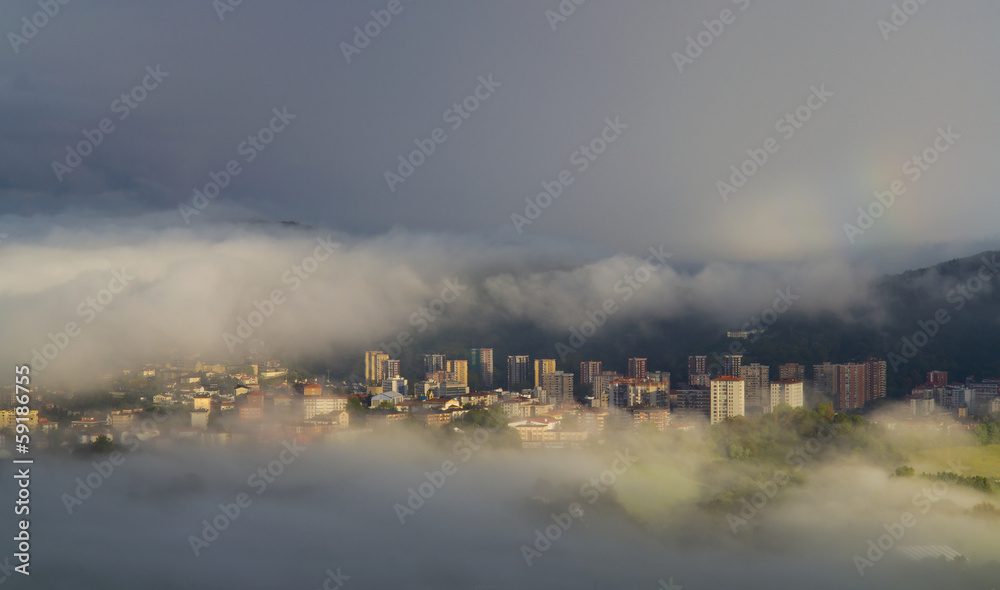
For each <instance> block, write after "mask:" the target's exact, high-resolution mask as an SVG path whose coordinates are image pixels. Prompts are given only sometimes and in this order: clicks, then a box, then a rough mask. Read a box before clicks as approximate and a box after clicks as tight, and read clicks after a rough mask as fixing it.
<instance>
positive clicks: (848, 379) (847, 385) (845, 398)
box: [833, 363, 870, 411]
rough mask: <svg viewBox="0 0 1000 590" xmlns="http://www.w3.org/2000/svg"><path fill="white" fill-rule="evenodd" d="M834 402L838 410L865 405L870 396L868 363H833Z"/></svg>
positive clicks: (854, 408)
mask: <svg viewBox="0 0 1000 590" xmlns="http://www.w3.org/2000/svg"><path fill="white" fill-rule="evenodd" d="M833 367H834V372H833V404H834V406H835V407H836V409H837V410H838V411H844V410H857V409H859V408H862V407H864V405H865V400H866V398H867V397H868V393H869V391H870V390H869V388H868V379H867V377H868V365H866V364H859V363H849V364H845V365H833Z"/></svg>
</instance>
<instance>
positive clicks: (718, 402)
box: [709, 376, 746, 424]
mask: <svg viewBox="0 0 1000 590" xmlns="http://www.w3.org/2000/svg"><path fill="white" fill-rule="evenodd" d="M745 388H746V383H745V382H744V381H743V380H742V379H740V378H739V377H728V376H726V377H719V378H718V379H712V388H711V390H710V395H711V400H710V408H709V421H710V422H711V423H712V424H718V423H719V422H722V421H723V420H725V419H726V418H733V417H735V416H746V406H745V398H746V390H745Z"/></svg>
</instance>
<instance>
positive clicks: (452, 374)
mask: <svg viewBox="0 0 1000 590" xmlns="http://www.w3.org/2000/svg"><path fill="white" fill-rule="evenodd" d="M447 367H448V381H453V382H455V383H461V384H462V385H468V384H469V361H448V362H447Z"/></svg>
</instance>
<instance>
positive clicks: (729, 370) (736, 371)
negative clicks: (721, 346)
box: [720, 354, 743, 378]
mask: <svg viewBox="0 0 1000 590" xmlns="http://www.w3.org/2000/svg"><path fill="white" fill-rule="evenodd" d="M741 366H743V355H742V354H724V355H722V375H720V377H737V378H739V376H740V367H741Z"/></svg>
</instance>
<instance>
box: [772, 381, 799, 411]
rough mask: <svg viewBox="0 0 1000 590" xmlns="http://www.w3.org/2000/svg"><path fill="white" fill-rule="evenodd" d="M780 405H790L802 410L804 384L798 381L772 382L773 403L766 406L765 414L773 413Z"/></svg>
mask: <svg viewBox="0 0 1000 590" xmlns="http://www.w3.org/2000/svg"><path fill="white" fill-rule="evenodd" d="M778 404H788V405H790V406H792V407H793V408H801V407H802V406H803V405H804V403H803V400H802V382H801V381H799V380H798V379H779V380H777V381H773V382H771V403H770V405H765V406H764V411H765V412H768V413H770V412H773V411H774V408H775V407H777V405H778Z"/></svg>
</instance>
